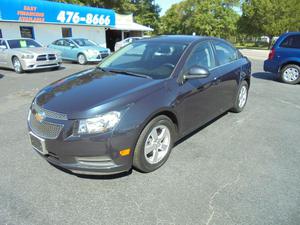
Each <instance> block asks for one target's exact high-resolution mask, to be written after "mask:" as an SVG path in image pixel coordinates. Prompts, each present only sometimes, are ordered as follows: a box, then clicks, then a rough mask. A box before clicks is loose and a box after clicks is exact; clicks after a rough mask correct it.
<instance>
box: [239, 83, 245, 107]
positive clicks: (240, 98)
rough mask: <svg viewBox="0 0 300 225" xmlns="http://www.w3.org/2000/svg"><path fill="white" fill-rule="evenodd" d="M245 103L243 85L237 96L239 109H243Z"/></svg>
mask: <svg viewBox="0 0 300 225" xmlns="http://www.w3.org/2000/svg"><path fill="white" fill-rule="evenodd" d="M246 101H247V87H246V86H245V85H244V86H242V88H241V90H240V94H239V107H240V108H243V107H244V106H245V104H246Z"/></svg>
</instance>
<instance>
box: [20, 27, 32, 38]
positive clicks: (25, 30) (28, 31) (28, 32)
mask: <svg viewBox="0 0 300 225" xmlns="http://www.w3.org/2000/svg"><path fill="white" fill-rule="evenodd" d="M20 32H21V37H22V38H32V39H34V31H33V27H20Z"/></svg>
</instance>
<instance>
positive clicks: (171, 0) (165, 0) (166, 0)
mask: <svg viewBox="0 0 300 225" xmlns="http://www.w3.org/2000/svg"><path fill="white" fill-rule="evenodd" d="M178 2H181V0H155V3H156V4H158V5H159V6H160V8H161V12H160V15H161V16H162V15H164V14H165V12H166V11H167V10H168V9H169V8H170V7H171V5H173V4H175V3H178Z"/></svg>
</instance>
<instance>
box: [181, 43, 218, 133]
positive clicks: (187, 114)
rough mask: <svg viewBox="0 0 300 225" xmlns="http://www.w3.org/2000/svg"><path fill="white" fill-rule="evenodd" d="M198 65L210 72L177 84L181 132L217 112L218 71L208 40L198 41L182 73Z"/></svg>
mask: <svg viewBox="0 0 300 225" xmlns="http://www.w3.org/2000/svg"><path fill="white" fill-rule="evenodd" d="M194 66H200V67H203V68H205V69H207V70H208V71H209V72H210V74H209V76H208V77H206V78H199V79H190V80H186V81H184V83H183V84H182V85H180V86H179V92H180V95H179V97H178V99H177V101H178V102H179V113H183V115H184V118H183V123H182V125H181V128H182V132H183V134H186V133H189V132H190V131H191V130H193V129H195V128H197V127H199V126H201V125H203V124H205V123H206V122H208V121H209V120H211V119H212V118H214V117H215V116H216V114H218V113H219V107H220V105H219V104H220V101H219V98H222V96H219V94H218V91H217V89H218V86H219V83H218V82H217V81H216V80H215V77H216V76H217V75H218V73H217V72H216V71H215V70H214V68H215V67H216V60H215V57H214V53H213V48H212V45H211V43H210V42H209V41H203V42H200V43H199V44H198V45H196V46H195V47H194V49H193V50H192V52H191V54H190V56H189V57H188V59H187V61H186V63H185V65H184V67H183V70H182V74H181V75H183V74H186V73H187V72H188V71H189V69H190V68H191V67H194Z"/></svg>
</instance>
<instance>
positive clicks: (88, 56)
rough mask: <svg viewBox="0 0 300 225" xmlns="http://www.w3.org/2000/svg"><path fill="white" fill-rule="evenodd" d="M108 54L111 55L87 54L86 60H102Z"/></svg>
mask: <svg viewBox="0 0 300 225" xmlns="http://www.w3.org/2000/svg"><path fill="white" fill-rule="evenodd" d="M107 56H109V54H91V55H89V54H86V60H87V61H88V62H101V61H102V60H103V59H104V58H105V57H107Z"/></svg>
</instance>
